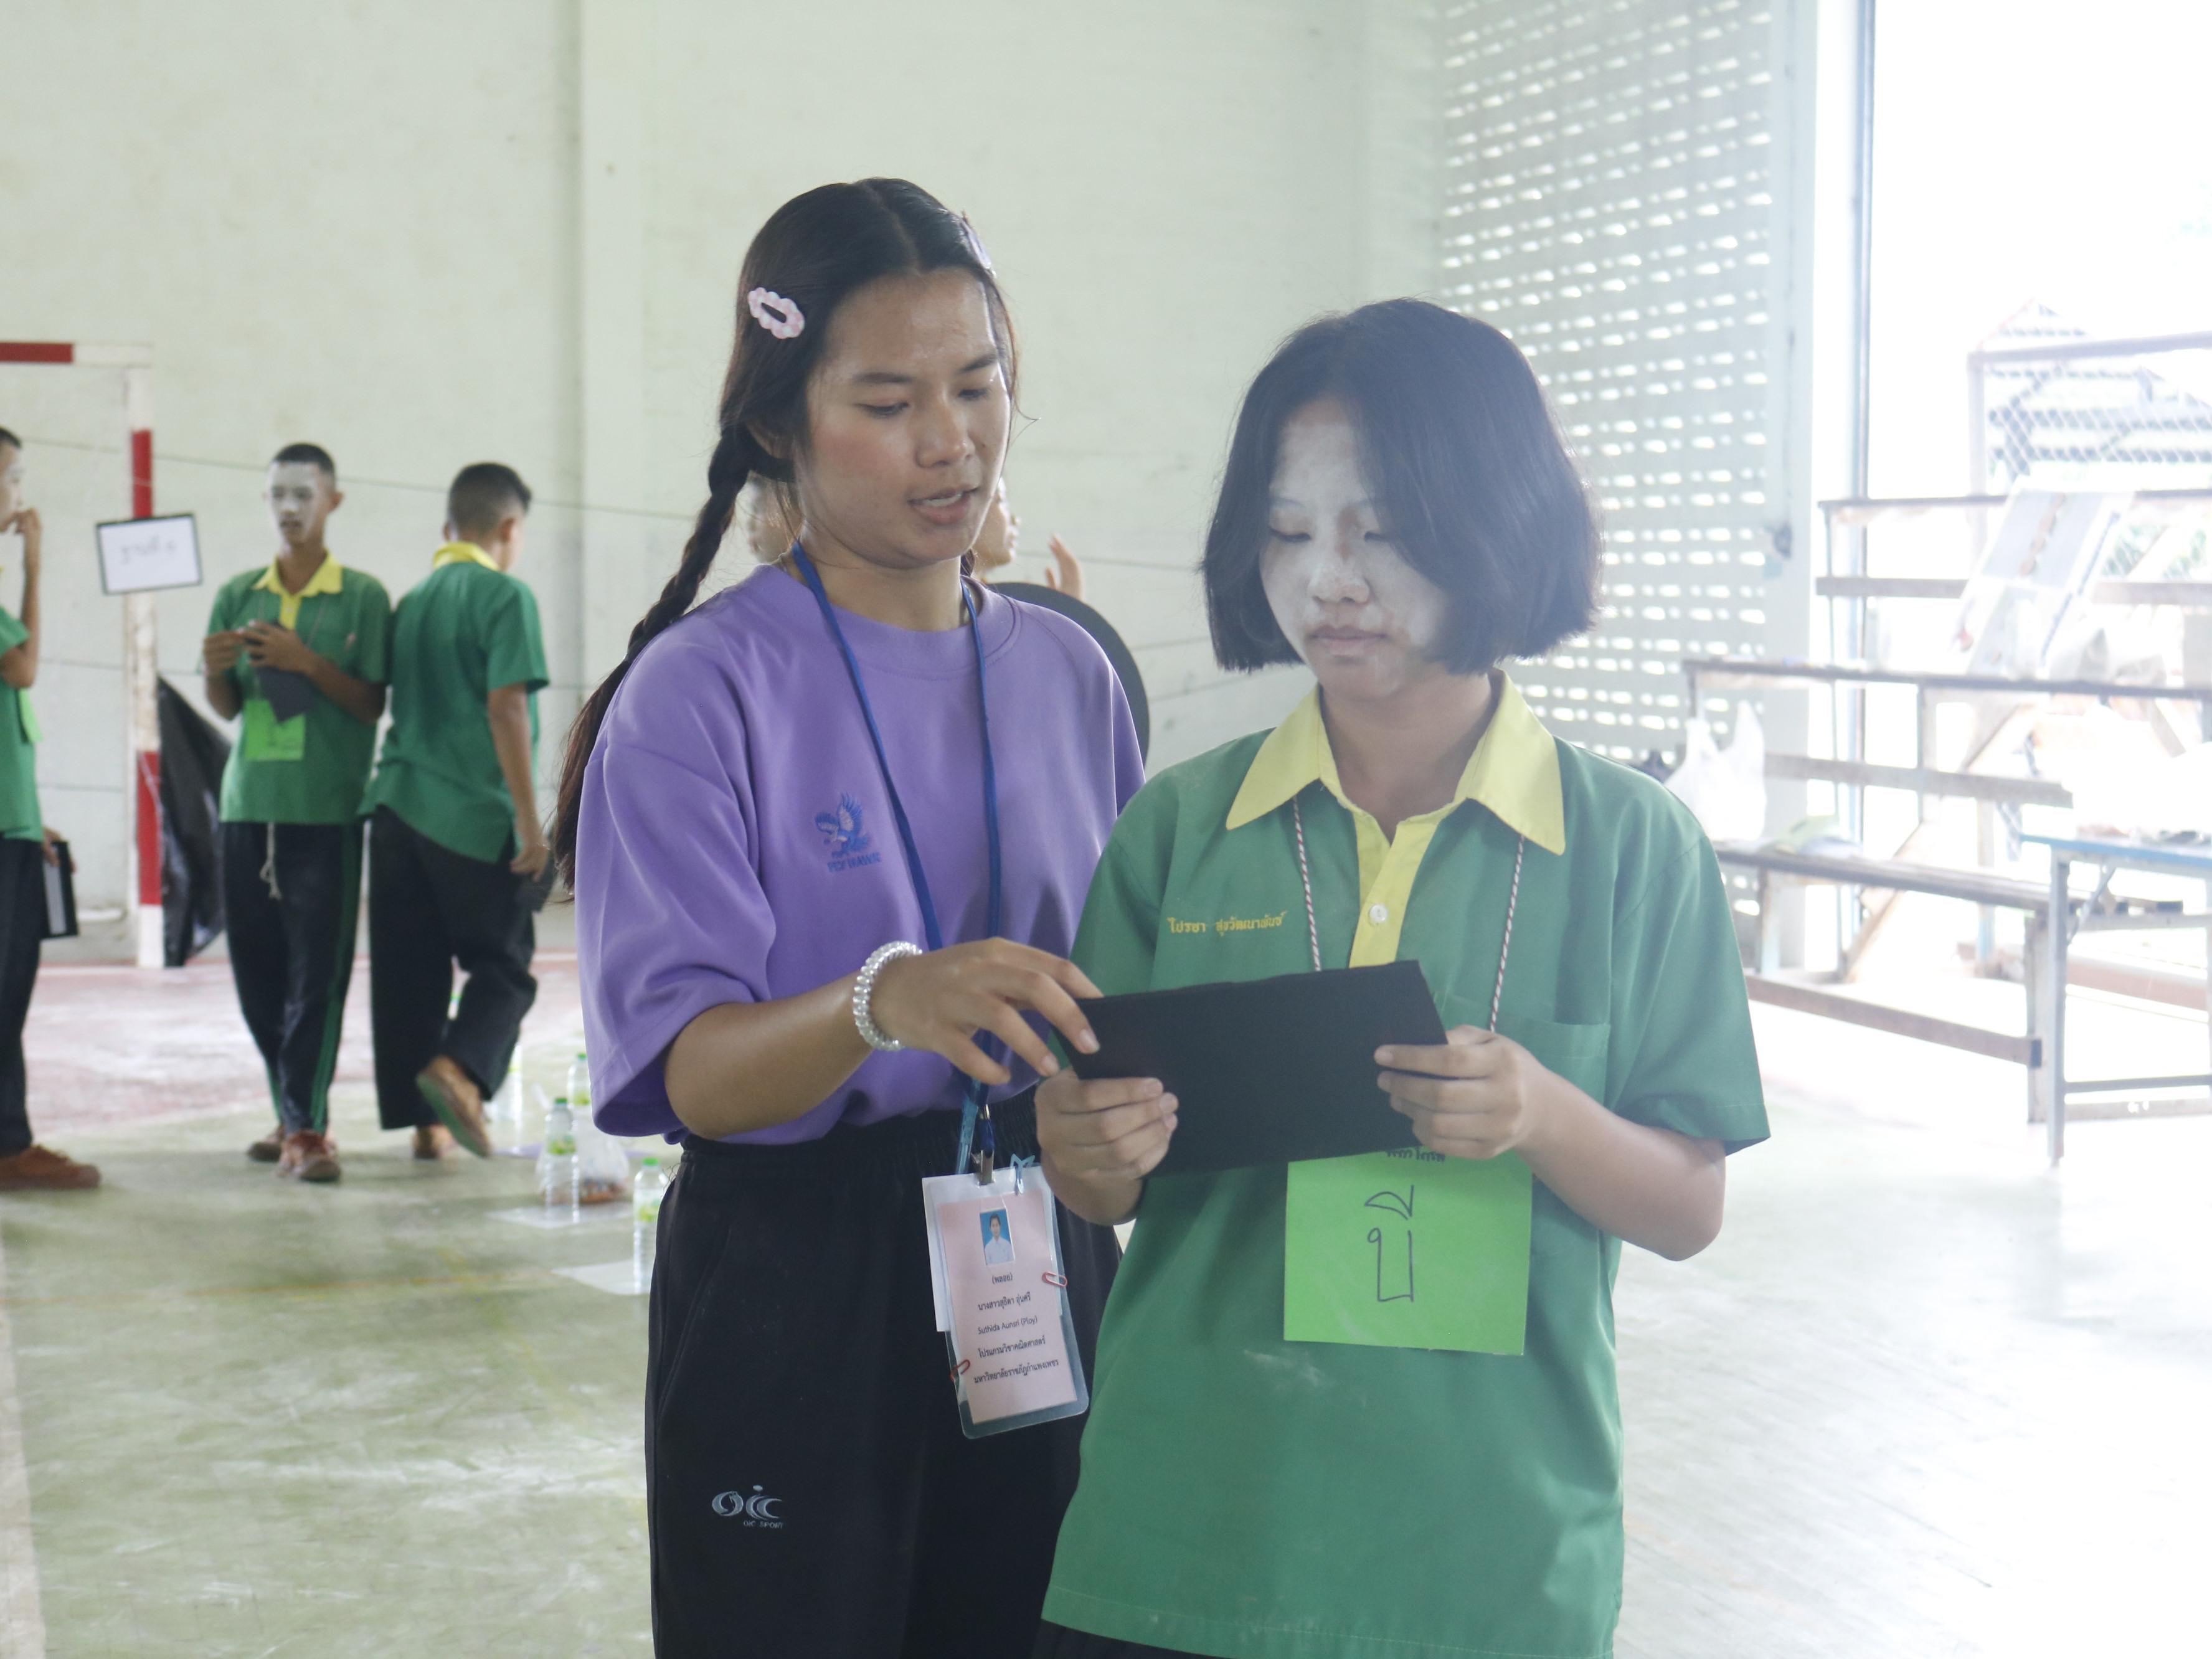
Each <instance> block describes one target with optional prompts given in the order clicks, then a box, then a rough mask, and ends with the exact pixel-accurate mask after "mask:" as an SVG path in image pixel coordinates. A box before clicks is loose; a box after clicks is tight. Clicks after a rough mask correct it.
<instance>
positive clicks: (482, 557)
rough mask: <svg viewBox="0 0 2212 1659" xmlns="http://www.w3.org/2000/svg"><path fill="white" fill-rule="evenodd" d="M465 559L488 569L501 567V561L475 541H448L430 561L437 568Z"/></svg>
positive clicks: (432, 566) (433, 567)
mask: <svg viewBox="0 0 2212 1659" xmlns="http://www.w3.org/2000/svg"><path fill="white" fill-rule="evenodd" d="M462 562H468V563H471V564H480V565H482V566H483V568H485V569H487V570H496V569H498V568H499V561H498V560H497V559H495V558H494V557H492V556H491V555H490V554H489V553H487V552H485V551H484V550H483V549H482V548H481V547H478V546H477V544H475V543H474V542H447V544H445V545H444V546H443V547H441V548H440V549H439V550H438V551H437V555H436V556H435V557H434V558H433V559H432V560H431V561H430V568H431V569H433V570H435V569H436V568H438V567H439V566H440V565H441V564H459V563H462Z"/></svg>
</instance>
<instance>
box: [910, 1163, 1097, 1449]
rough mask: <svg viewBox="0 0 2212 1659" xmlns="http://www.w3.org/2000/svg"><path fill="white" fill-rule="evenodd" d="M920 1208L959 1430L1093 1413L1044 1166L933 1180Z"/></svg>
mask: <svg viewBox="0 0 2212 1659" xmlns="http://www.w3.org/2000/svg"><path fill="white" fill-rule="evenodd" d="M921 1207H922V1214H923V1218H924V1219H925V1220H926V1222H927V1225H928V1228H929V1270H930V1279H931V1288H932V1290H933V1291H934V1293H935V1295H936V1298H937V1328H938V1329H939V1330H940V1331H943V1332H944V1333H945V1352H946V1355H947V1357H948V1363H949V1364H950V1366H951V1371H952V1384H953V1389H954V1391H955V1394H956V1395H957V1398H958V1400H959V1404H960V1429H961V1432H962V1433H963V1434H965V1435H966V1436H967V1437H969V1439H970V1440H980V1439H981V1438H982V1437H984V1436H985V1435H989V1434H1003V1433H1005V1432H1006V1431H1007V1430H1009V1429H1025V1428H1028V1427H1030V1425H1033V1424H1037V1423H1050V1422H1054V1421H1055V1420H1057V1419H1060V1418H1063V1417H1079V1416H1081V1415H1082V1414H1083V1413H1085V1412H1086V1411H1088V1410H1090V1408H1091V1386H1090V1383H1089V1382H1088V1381H1087V1380H1086V1379H1085V1376H1084V1375H1083V1358H1082V1354H1081V1352H1080V1351H1079V1349H1078V1348H1077V1346H1076V1342H1075V1316H1074V1315H1073V1312H1071V1311H1070V1310H1069V1308H1068V1305H1067V1273H1066V1267H1065V1266H1064V1264H1063V1263H1062V1262H1061V1260H1060V1228H1059V1225H1058V1222H1057V1218H1056V1216H1055V1214H1054V1208H1055V1206H1054V1200H1053V1196H1052V1188H1050V1187H1049V1186H1048V1185H1047V1184H1046V1182H1045V1178H1044V1175H1043V1172H1042V1170H1038V1169H1037V1168H1036V1167H1035V1166H1034V1165H1026V1164H1025V1165H1023V1166H1021V1167H1019V1168H1016V1169H1007V1170H999V1171H997V1172H996V1173H995V1174H994V1176H992V1178H991V1179H990V1180H989V1181H988V1182H982V1181H978V1180H977V1179H976V1178H975V1176H973V1175H949V1176H928V1177H927V1178H925V1179H924V1180H923V1182H922V1183H921Z"/></svg>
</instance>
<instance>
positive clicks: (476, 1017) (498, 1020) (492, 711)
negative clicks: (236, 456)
mask: <svg viewBox="0 0 2212 1659" xmlns="http://www.w3.org/2000/svg"><path fill="white" fill-rule="evenodd" d="M529 512H530V488H529V486H528V485H526V484H525V483H523V482H522V479H521V478H520V477H519V476H518V475H517V474H516V473H515V471H514V469H513V468H512V467H508V466H502V465H499V464H498V463H497V462H494V461H479V462H477V464H476V465H472V466H465V467H463V468H462V469H461V471H460V472H459V475H458V476H456V477H455V478H454V479H453V489H452V490H451V491H450V492H449V494H448V495H447V508H446V544H445V545H444V546H443V547H441V548H440V549H439V550H438V551H437V554H436V556H435V557H434V558H433V559H432V561H431V570H430V574H428V576H426V577H425V578H423V580H422V581H420V582H418V583H416V585H415V586H414V587H413V588H411V589H410V590H409V591H408V592H407V593H406V595H405V596H404V598H402V599H400V601H399V609H398V613H397V614H396V616H395V617H394V618H393V622H392V730H391V732H389V734H387V735H386V738H385V740H384V755H383V758H382V760H381V762H380V763H379V765H378V769H377V773H376V778H375V781H374V782H373V783H372V784H371V785H370V786H369V792H368V807H369V810H370V811H371V812H372V813H373V814H374V827H373V828H372V829H371V831H370V834H369V853H368V856H369V888H368V937H369V981H368V986H369V1010H370V1024H371V1026H372V1028H373V1029H374V1032H375V1036H376V1100H377V1109H378V1112H379V1114H380V1116H381V1117H382V1119H383V1122H384V1127H386V1128H387V1129H399V1128H408V1127H412V1128H413V1129H414V1131H415V1155H416V1157H417V1158H438V1157H440V1156H441V1155H442V1154H443V1152H444V1147H445V1137H446V1134H447V1133H450V1134H451V1136H452V1138H453V1139H458V1140H459V1142H460V1144H461V1145H462V1146H465V1147H467V1148H468V1150H469V1151H471V1152H474V1153H475V1154H477V1156H478V1157H479V1158H483V1157H488V1156H489V1154H490V1152H491V1142H490V1139H489V1136H488V1135H487V1134H486V1133H485V1129H484V1117H483V1097H484V1096H485V1095H486V1094H487V1093H488V1092H489V1091H490V1090H492V1089H493V1088H494V1087H495V1086H496V1085H497V1084H498V1082H499V1080H500V1079H502V1078H504V1077H505V1076H506V1075H507V1062H508V1060H510V1059H511V1058H512V1057H513V1053H514V1043H515V1038H516V1036H517V1035H518V1034H519V1033H520V1030H521V1026H522V1017H523V1015H524V1014H526V1012H529V1009H530V1005H531V1004H532V1001H534V1000H536V998H537V995H538V981H536V980H535V979H534V978H532V975H531V972H530V959H531V956H532V952H533V951H534V950H535V948H536V943H537V941H536V937H535V930H534V928H533V927H532V890H533V888H534V886H535V884H536V878H538V874H539V872H541V871H543V870H544V867H545V860H546V843H545V830H544V826H543V825H542V824H541V823H539V822H538V800H537V793H536V791H535V789H534V788H533V787H532V764H533V762H534V760H535V757H536V752H537V744H538V691H539V690H541V689H542V688H543V687H544V684H545V683H546V679H545V647H544V641H543V640H542V638H541V637H540V635H539V632H538V601H537V599H535V597H534V596H532V593H531V591H530V589H529V588H528V587H527V586H525V585H524V584H523V583H522V582H521V581H520V580H517V579H516V577H515V576H514V575H513V574H511V573H512V572H513V568H514V565H515V562H516V561H517V560H519V559H520V557H521V556H522V532H523V523H524V520H525V519H526V517H527V516H528V514H529ZM456 960H458V961H459V963H460V967H461V969H462V971H463V972H464V973H465V974H466V975H468V982H467V984H466V986H465V987H464V988H463V989H462V992H461V1000H460V1006H459V1009H458V1010H457V1011H456V1012H454V1014H453V1018H451V1019H450V1020H449V1019H448V1018H447V1003H448V999H449V997H450V996H451V994H452V991H453V964H454V963H455V961H456ZM441 1126H442V1127H441Z"/></svg>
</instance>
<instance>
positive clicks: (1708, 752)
mask: <svg viewBox="0 0 2212 1659" xmlns="http://www.w3.org/2000/svg"><path fill="white" fill-rule="evenodd" d="M1667 787H1668V788H1669V789H1671V790H1673V791H1674V793H1675V794H1676V796H1678V797H1679V798H1680V800H1681V802H1682V804H1683V805H1685V806H1686V807H1688V808H1689V809H1690V811H1691V812H1692V814H1693V815H1694V816H1695V817H1696V818H1697V820H1698V823H1699V824H1700V825H1701V826H1703V828H1704V829H1705V834H1706V835H1707V836H1711V838H1712V839H1713V840H1715V841H1717V842H1720V841H1757V840H1758V839H1759V836H1761V835H1762V834H1764V833H1765V829H1766V733H1765V731H1763V730H1762V729H1761V728H1760V726H1759V716H1758V715H1756V714H1753V713H1752V711H1751V709H1750V708H1749V707H1748V706H1747V705H1741V704H1739V705H1738V707H1737V708H1736V715H1735V736H1733V737H1732V738H1729V746H1728V747H1727V748H1726V749H1724V750H1723V749H1721V748H1719V747H1717V745H1716V744H1714V742H1713V733H1712V728H1711V726H1707V725H1706V724H1705V721H1704V720H1691V721H1690V722H1689V723H1688V724H1687V725H1686V726H1684V728H1683V731H1682V763H1681V764H1680V766H1678V767H1676V768H1675V769H1674V775H1673V776H1672V777H1670V778H1668V780H1667Z"/></svg>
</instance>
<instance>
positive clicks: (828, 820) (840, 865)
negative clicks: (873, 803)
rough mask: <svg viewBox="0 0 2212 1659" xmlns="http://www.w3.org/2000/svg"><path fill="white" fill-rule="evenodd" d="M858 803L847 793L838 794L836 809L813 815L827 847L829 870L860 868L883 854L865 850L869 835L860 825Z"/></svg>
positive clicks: (880, 858) (867, 847) (874, 861)
mask: <svg viewBox="0 0 2212 1659" xmlns="http://www.w3.org/2000/svg"><path fill="white" fill-rule="evenodd" d="M860 819H861V811H860V802H858V801H856V800H854V799H853V798H852V797H851V796H850V795H840V796H838V797H837V810H836V811H834V812H817V813H816V814H815V815H814V827H815V828H816V829H819V830H820V831H821V832H822V842H823V845H824V846H826V847H827V848H829V868H830V869H831V870H832V871H839V870H859V869H863V868H865V867H866V866H868V865H871V864H875V863H878V862H880V861H881V860H882V858H883V854H880V853H873V852H870V851H869V850H868V849H869V844H870V843H869V841H868V836H867V832H866V830H865V829H862V828H861V827H860Z"/></svg>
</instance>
